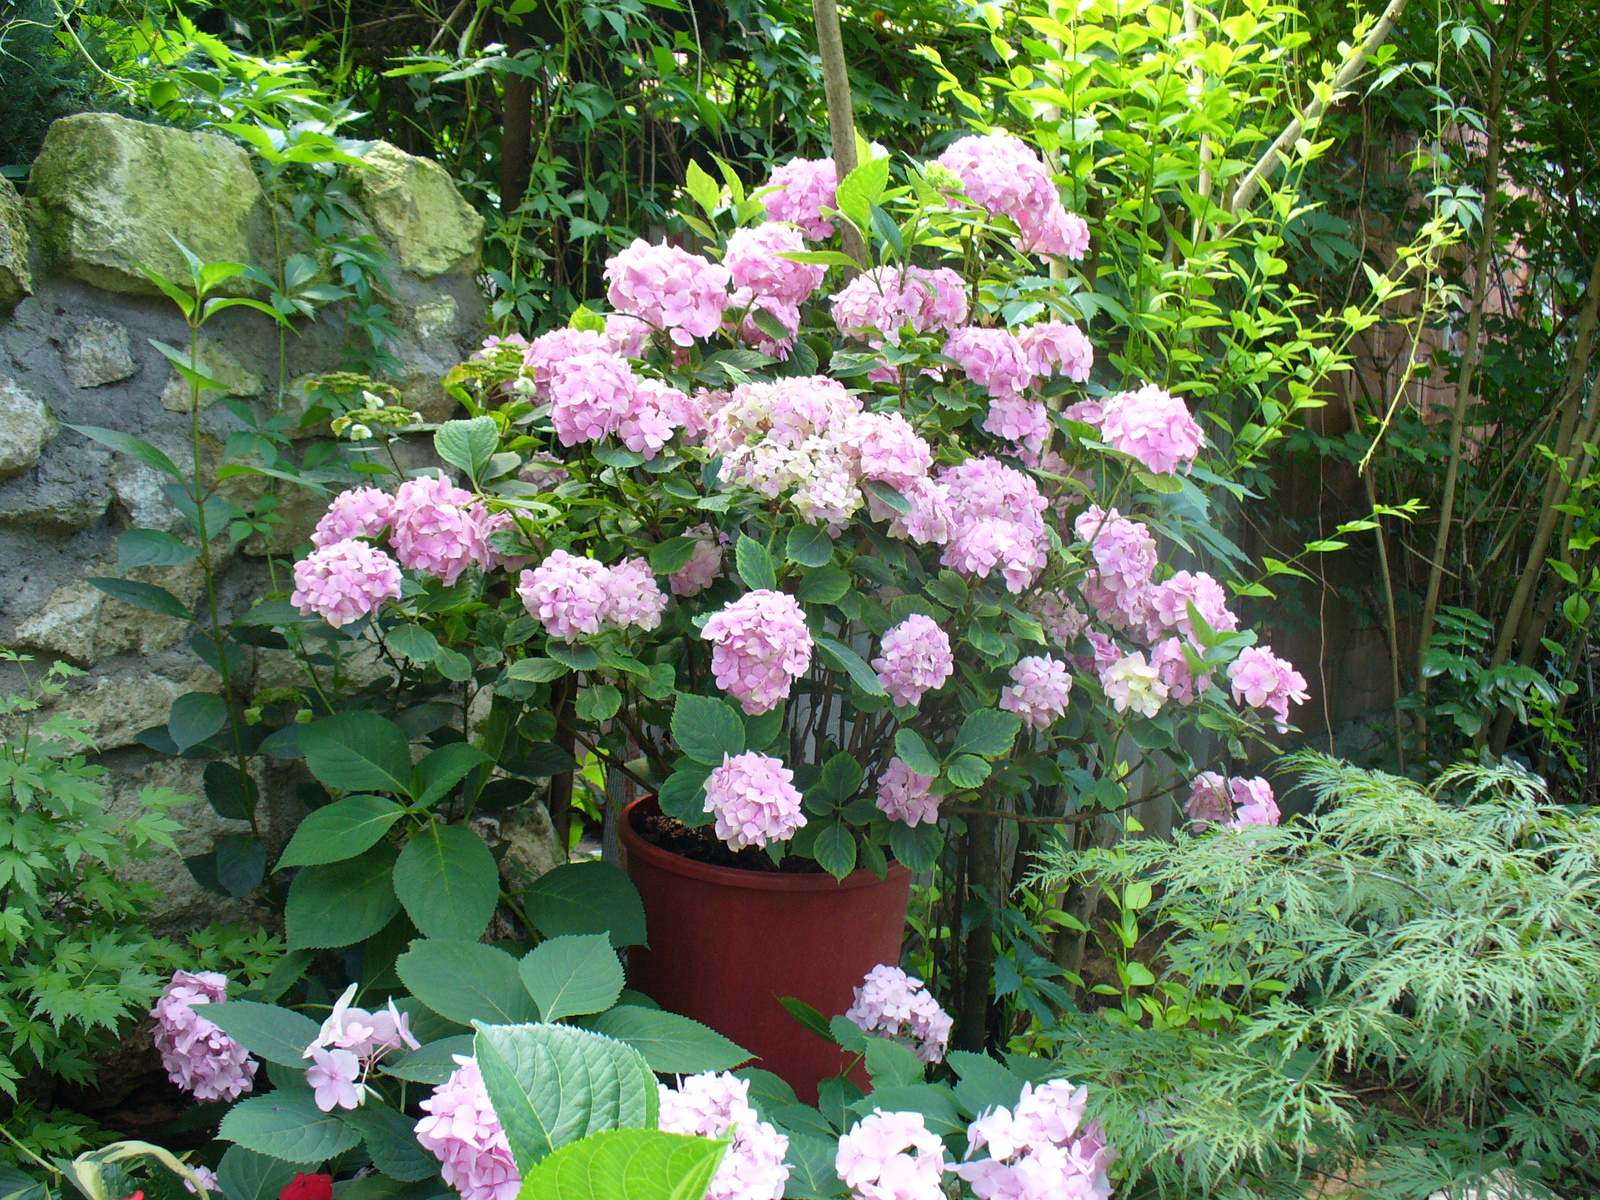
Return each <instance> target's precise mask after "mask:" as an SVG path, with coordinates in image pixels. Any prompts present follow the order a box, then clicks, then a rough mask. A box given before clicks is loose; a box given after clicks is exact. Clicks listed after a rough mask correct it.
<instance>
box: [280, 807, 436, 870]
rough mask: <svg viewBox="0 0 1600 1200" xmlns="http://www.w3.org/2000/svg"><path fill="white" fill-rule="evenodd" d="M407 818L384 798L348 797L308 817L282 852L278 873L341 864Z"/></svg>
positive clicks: (314, 811) (307, 815) (400, 809)
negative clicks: (401, 819)
mask: <svg viewBox="0 0 1600 1200" xmlns="http://www.w3.org/2000/svg"><path fill="white" fill-rule="evenodd" d="M404 814H405V810H404V809H403V808H401V807H400V806H399V805H398V804H396V803H395V802H394V801H393V800H390V799H388V798H387V797H385V796H346V797H345V798H344V799H343V800H337V801H335V802H334V803H332V804H329V805H325V806H324V807H322V808H318V809H313V810H312V811H311V812H310V813H307V814H306V817H305V820H303V821H301V822H300V826H299V828H297V829H296V830H295V831H294V837H292V838H290V839H289V844H288V845H287V846H285V847H284V848H283V854H282V855H281V856H280V857H279V859H278V866H277V868H276V869H277V870H279V871H281V870H283V869H284V868H285V867H308V866H315V865H317V864H320V863H332V862H340V861H342V860H343V859H346V858H354V857H355V856H356V855H357V854H360V853H361V852H362V851H364V850H366V849H367V848H368V847H370V846H374V845H376V844H377V843H378V841H379V840H380V839H381V838H382V837H383V835H384V834H386V833H388V832H389V827H390V826H392V825H393V824H394V823H395V822H396V821H398V820H399V819H400V818H401V817H402V816H403V815H404Z"/></svg>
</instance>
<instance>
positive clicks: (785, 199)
mask: <svg viewBox="0 0 1600 1200" xmlns="http://www.w3.org/2000/svg"><path fill="white" fill-rule="evenodd" d="M838 179H839V176H838V171H837V169H836V168H835V167H834V165H833V159H831V158H823V159H805V158H791V159H790V160H789V161H788V162H786V163H784V164H783V166H781V167H778V168H776V169H775V170H774V171H773V172H772V178H770V179H768V180H767V186H768V187H770V188H776V189H777V190H776V191H772V192H768V193H767V194H766V195H765V196H763V197H761V203H762V205H763V206H764V207H765V208H766V210H767V218H768V219H769V220H773V221H787V222H789V223H790V224H791V225H798V226H799V227H800V229H801V231H802V232H803V233H804V234H805V235H806V237H807V238H808V239H810V240H811V241H813V242H821V241H826V240H827V239H828V238H830V237H832V236H833V220H832V219H831V218H829V217H824V216H823V215H822V210H823V209H824V208H835V207H836V206H837V205H836V191H837V188H838Z"/></svg>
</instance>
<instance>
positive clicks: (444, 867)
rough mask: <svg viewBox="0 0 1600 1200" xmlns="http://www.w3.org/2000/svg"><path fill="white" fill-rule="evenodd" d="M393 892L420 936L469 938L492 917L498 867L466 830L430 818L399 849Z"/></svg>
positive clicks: (475, 936) (479, 932)
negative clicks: (426, 823)
mask: <svg viewBox="0 0 1600 1200" xmlns="http://www.w3.org/2000/svg"><path fill="white" fill-rule="evenodd" d="M458 744H460V743H458ZM394 891H395V895H396V896H398V897H399V898H400V903H401V904H403V905H405V910H406V913H407V915H408V916H410V918H411V921H412V923H413V924H414V925H416V927H417V929H418V930H419V931H420V932H421V933H422V935H423V936H424V937H428V938H444V939H447V940H455V941H463V942H473V941H476V940H477V939H478V938H480V937H482V936H483V931H484V930H485V929H486V928H487V927H488V925H489V918H490V917H492V916H494V908H495V904H496V903H497V902H498V901H499V899H500V871H499V867H498V866H497V865H496V864H495V861H494V855H493V854H491V853H490V852H489V847H488V846H486V845H485V844H484V841H483V839H482V838H481V837H479V836H478V835H477V834H476V833H474V832H473V831H472V830H470V829H468V828H467V827H466V826H465V825H445V824H443V823H442V822H439V821H433V822H430V823H429V824H428V825H427V826H425V827H424V828H423V829H421V830H419V831H418V832H416V833H414V834H412V835H411V839H410V840H409V841H408V842H406V845H405V849H404V850H402V851H401V852H400V858H399V860H398V861H397V862H396V863H395V864H394Z"/></svg>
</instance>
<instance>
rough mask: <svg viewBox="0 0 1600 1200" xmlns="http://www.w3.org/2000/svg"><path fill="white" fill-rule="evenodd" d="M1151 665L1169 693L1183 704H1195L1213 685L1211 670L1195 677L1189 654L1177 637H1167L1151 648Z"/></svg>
mask: <svg viewBox="0 0 1600 1200" xmlns="http://www.w3.org/2000/svg"><path fill="white" fill-rule="evenodd" d="M1150 666H1151V667H1152V668H1154V669H1155V673H1156V678H1157V679H1159V680H1160V681H1161V684H1162V686H1163V687H1165V688H1166V689H1167V695H1168V696H1170V697H1171V698H1172V699H1174V700H1176V701H1177V702H1178V703H1179V704H1182V705H1190V704H1193V703H1194V701H1195V698H1196V697H1197V696H1199V694H1200V693H1201V692H1203V691H1205V690H1206V688H1208V687H1209V686H1210V685H1211V673H1210V672H1209V671H1208V672H1206V673H1205V674H1204V675H1202V676H1200V678H1199V679H1196V678H1195V677H1194V670H1193V669H1192V668H1191V667H1190V666H1189V659H1188V656H1187V655H1185V654H1184V652H1183V643H1182V642H1181V641H1179V640H1178V639H1177V638H1175V637H1169V638H1165V639H1163V640H1162V641H1159V642H1157V643H1156V644H1155V645H1154V646H1152V647H1151V648H1150Z"/></svg>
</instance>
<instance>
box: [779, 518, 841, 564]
mask: <svg viewBox="0 0 1600 1200" xmlns="http://www.w3.org/2000/svg"><path fill="white" fill-rule="evenodd" d="M787 557H788V559H789V561H790V562H793V563H799V564H800V565H801V566H802V567H823V566H826V565H827V564H828V561H829V560H830V559H831V558H832V557H833V539H832V538H830V537H829V536H828V531H827V530H826V529H825V528H823V527H822V526H821V525H796V526H795V527H794V528H793V529H791V530H790V531H789V542H788V551H787Z"/></svg>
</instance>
